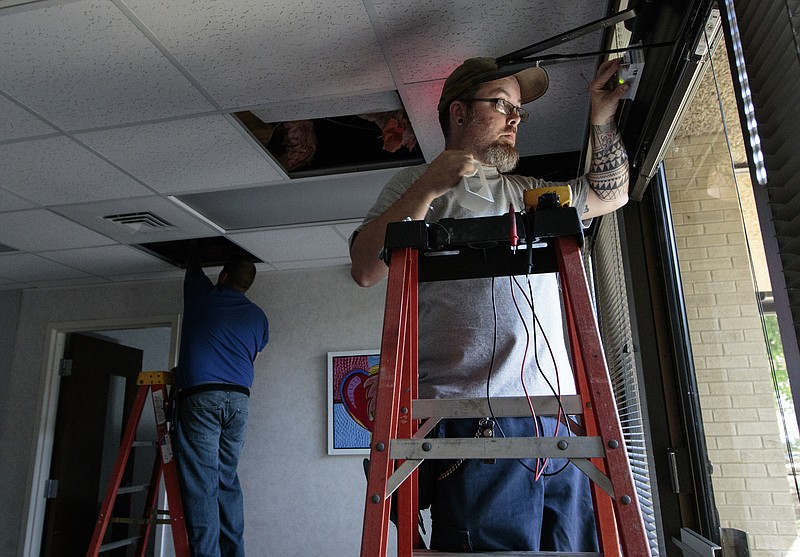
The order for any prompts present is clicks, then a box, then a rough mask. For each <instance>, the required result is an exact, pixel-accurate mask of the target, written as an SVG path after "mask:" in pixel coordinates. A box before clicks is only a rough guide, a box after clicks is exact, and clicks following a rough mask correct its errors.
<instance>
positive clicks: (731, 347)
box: [725, 341, 767, 357]
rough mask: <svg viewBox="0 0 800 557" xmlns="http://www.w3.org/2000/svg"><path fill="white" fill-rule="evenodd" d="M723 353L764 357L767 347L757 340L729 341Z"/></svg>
mask: <svg viewBox="0 0 800 557" xmlns="http://www.w3.org/2000/svg"><path fill="white" fill-rule="evenodd" d="M725 354H737V355H739V354H750V355H756V356H764V357H766V355H767V348H766V346H764V343H759V342H744V341H742V342H731V343H728V344H726V345H725Z"/></svg>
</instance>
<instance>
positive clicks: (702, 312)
mask: <svg viewBox="0 0 800 557" xmlns="http://www.w3.org/2000/svg"><path fill="white" fill-rule="evenodd" d="M686 309H687V312H688V310H689V308H686ZM691 309H692V311H696V312H697V316H698V317H703V318H724V317H741V315H742V312H741V306H736V305H730V306H721V305H718V304H715V305H713V306H711V307H693V308H691ZM742 336H744V335H742ZM744 340H747V339H746V338H745V339H744Z"/></svg>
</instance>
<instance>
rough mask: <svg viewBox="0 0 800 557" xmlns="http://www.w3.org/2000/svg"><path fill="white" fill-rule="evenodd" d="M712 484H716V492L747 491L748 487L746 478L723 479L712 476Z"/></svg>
mask: <svg viewBox="0 0 800 557" xmlns="http://www.w3.org/2000/svg"><path fill="white" fill-rule="evenodd" d="M712 483H713V484H714V492H717V491H724V492H731V491H746V490H747V485H746V483H745V479H744V478H723V477H717V476H712Z"/></svg>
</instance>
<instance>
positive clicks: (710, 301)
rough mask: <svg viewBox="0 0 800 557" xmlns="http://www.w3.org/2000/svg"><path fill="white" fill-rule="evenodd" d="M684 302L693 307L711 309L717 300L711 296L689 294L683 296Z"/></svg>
mask: <svg viewBox="0 0 800 557" xmlns="http://www.w3.org/2000/svg"><path fill="white" fill-rule="evenodd" d="M683 300H684V302H685V303H686V305H688V306H693V307H712V306H715V305H717V300H716V298H715V296H714V295H713V294H689V295H684V297H683Z"/></svg>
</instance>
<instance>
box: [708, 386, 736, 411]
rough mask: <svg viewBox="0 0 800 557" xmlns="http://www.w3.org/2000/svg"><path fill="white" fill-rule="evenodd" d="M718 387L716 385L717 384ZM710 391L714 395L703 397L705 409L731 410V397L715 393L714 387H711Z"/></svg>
mask: <svg viewBox="0 0 800 557" xmlns="http://www.w3.org/2000/svg"><path fill="white" fill-rule="evenodd" d="M715 385H716V384H715ZM709 388H710V391H711V393H712V394H710V395H708V396H705V397H703V400H702V404H703V408H704V409H707V410H710V409H717V408H730V407H731V397H730V396H727V395H725V396H720V395H718V394H716V393H714V387H713V386H709Z"/></svg>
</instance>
